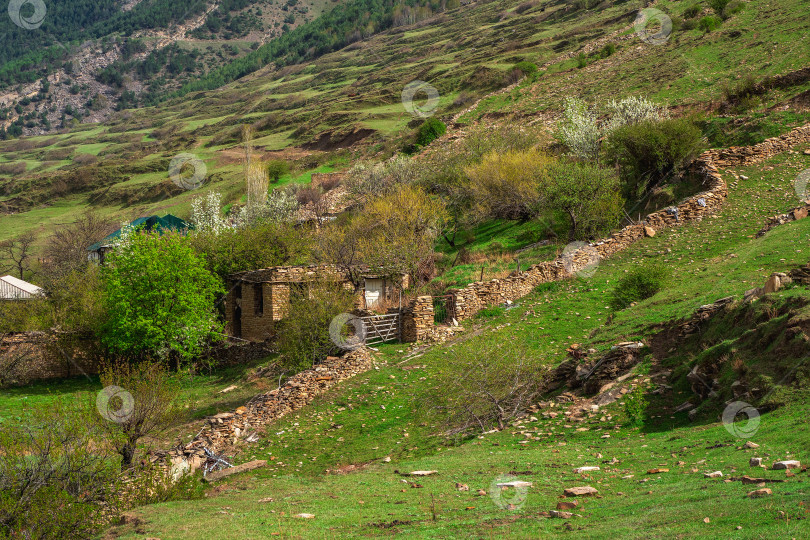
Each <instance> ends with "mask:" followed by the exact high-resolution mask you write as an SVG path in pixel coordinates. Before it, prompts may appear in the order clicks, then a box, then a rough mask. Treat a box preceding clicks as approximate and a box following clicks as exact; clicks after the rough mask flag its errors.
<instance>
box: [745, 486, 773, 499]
mask: <svg viewBox="0 0 810 540" xmlns="http://www.w3.org/2000/svg"><path fill="white" fill-rule="evenodd" d="M772 493H773V492H772V491H771V490H770V489H768V488H762V489H755V490H754V491H751V492H749V493H748V497H749V498H751V499H757V498H759V497H767V496H768V495H771V494H772Z"/></svg>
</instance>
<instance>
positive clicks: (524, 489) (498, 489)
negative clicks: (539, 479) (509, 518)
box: [489, 474, 531, 510]
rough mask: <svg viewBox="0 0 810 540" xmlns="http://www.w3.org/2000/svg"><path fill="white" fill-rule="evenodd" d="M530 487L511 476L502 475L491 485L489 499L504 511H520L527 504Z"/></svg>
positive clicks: (528, 484)
mask: <svg viewBox="0 0 810 540" xmlns="http://www.w3.org/2000/svg"><path fill="white" fill-rule="evenodd" d="M530 485H531V484H530V483H529V482H522V481H521V480H520V479H518V478H517V477H515V476H512V475H510V474H501V475H499V476H496V477H495V479H494V480H493V481H492V483H491V484H490V485H489V497H490V499H492V502H494V503H495V506H497V507H498V508H500V509H502V510H520V509H521V508H523V505H524V504H526V496H527V495H528V493H529V486H530Z"/></svg>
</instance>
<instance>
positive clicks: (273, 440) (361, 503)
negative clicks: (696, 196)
mask: <svg viewBox="0 0 810 540" xmlns="http://www.w3.org/2000/svg"><path fill="white" fill-rule="evenodd" d="M804 149H805V148H798V149H796V150H797V151H796V152H793V153H787V154H783V155H779V156H776V157H774V158H772V159H770V160H768V161H767V162H765V163H762V164H759V165H756V166H749V167H740V168H737V169H735V170H733V171H722V172H723V174H724V175H725V177H726V178H727V179H728V180H729V181H730V186H731V189H730V192H729V197H728V201H727V203H726V205H725V206H724V207H723V209H722V211H721V212H719V213H718V214H716V215H715V216H713V217H711V218H709V219H706V220H704V221H703V222H701V223H696V224H690V225H686V226H683V227H679V228H674V229H667V230H664V231H660V232H659V233H658V234H657V235H656V236H655V237H654V238H647V239H644V240H643V241H640V242H638V243H636V244H633V245H632V246H631V247H629V248H628V249H627V250H626V251H624V252H622V253H620V254H617V255H616V256H614V257H613V258H611V259H609V260H606V261H602V262H601V264H600V265H599V268H598V270H597V272H596V273H595V274H594V276H593V277H592V278H590V279H588V280H583V279H576V280H570V281H566V282H560V283H554V284H547V285H543V286H541V287H539V288H538V289H536V290H535V292H533V293H532V294H530V295H529V296H527V297H525V298H523V299H521V300H520V301H518V302H516V303H515V304H514V305H513V306H510V307H508V308H507V307H505V306H504V307H497V308H492V309H488V310H485V311H483V312H482V313H480V314H479V316H478V317H477V318H475V319H474V320H472V321H465V326H466V331H465V332H464V333H462V334H461V336H460V338H459V339H458V340H456V341H454V342H451V343H447V344H443V345H434V346H432V347H429V348H427V349H424V350H421V353H422V354H421V356H414V352H415V351H411V350H408V349H407V348H406V347H405V346H403V345H398V344H393V345H384V346H382V347H380V356H379V359H380V361H381V362H383V364H382V365H381V366H380V367H379V369H375V370H372V371H370V372H368V373H366V374H364V375H361V376H358V377H356V378H355V379H352V380H349V381H346V382H345V383H343V384H342V385H341V386H339V387H337V388H335V389H334V390H332V391H331V392H329V393H328V394H326V395H323V396H320V397H319V398H317V399H316V401H315V402H313V404H312V405H310V406H308V407H307V408H306V409H304V410H301V411H299V412H297V413H295V414H292V415H289V416H288V417H285V418H283V419H281V420H279V421H277V422H274V423H273V424H271V425H270V426H268V427H267V429H266V431H265V434H264V437H263V438H262V439H261V440H260V441H259V442H257V443H254V444H246V443H243V445H244V446H243V447H242V450H241V452H240V453H239V455H238V456H237V461H240V462H242V461H248V460H251V459H268V460H269V465H268V467H267V468H265V469H260V470H258V471H255V472H252V473H247V474H243V475H240V476H237V477H234V478H232V479H230V480H228V481H226V482H224V483H222V484H217V486H216V487H214V488H212V489H210V490H209V492H208V497H207V498H206V499H204V500H202V501H188V502H171V503H165V504H160V505H154V506H149V507H144V508H141V509H138V510H137V511H136V512H134V513H132V514H131V515H130V517H129V518H128V521H127V524H125V525H122V526H120V527H117V528H115V529H113V530H112V531H110V533H109V534H110V535H111V536H112V537H116V536H121V537H125V538H136V537H142V536H144V535H145V536H152V537H160V538H203V537H209V538H210V537H213V538H226V537H227V538H233V537H239V538H259V537H266V536H269V535H271V534H272V533H281V534H282V535H284V536H287V535H289V536H295V537H307V538H320V537H334V536H337V535H340V536H348V537H361V536H379V535H382V534H394V533H400V534H404V535H406V536H408V537H419V538H447V537H451V536H454V537H458V536H462V537H481V536H484V537H500V536H502V535H504V534H510V535H513V536H517V537H519V538H524V537H536V536H537V535H538V534H540V535H545V536H552V537H556V536H562V535H564V534H567V533H568V532H569V531H572V530H576V531H577V533H578V534H580V535H583V536H584V537H586V538H604V537H606V536H621V537H628V538H651V537H652V538H671V537H673V536H684V537H709V536H719V537H723V538H757V537H762V536H777V537H783V536H784V537H790V538H793V537H795V538H800V537H802V534H803V532H802V531H804V530H805V520H806V512H807V506H806V505H807V502H808V499H810V492H808V489H807V472H801V471H797V472H796V476H794V477H790V476H786V475H785V472H784V471H764V470H762V469H751V468H749V467H748V460H749V458H750V457H754V456H759V457H763V458H765V460H764V461H765V463H767V464H771V463H772V462H773V461H776V460H780V459H798V460H800V461H802V463H806V462H807V461H808V460H810V454H808V452H807V449H808V448H810V445H808V443H810V438H808V435H807V433H806V432H805V430H802V429H801V428H800V426H802V425H804V424H805V421H804V418H805V417H806V415H807V414H808V412H810V410H808V403H810V401H808V398H810V393H809V392H810V389H809V387H808V386H807V380H808V379H807V377H808V375H809V374H810V371H809V370H808V368H810V364H807V362H806V359H807V357H808V355H807V353H808V352H810V351H808V349H807V344H806V343H805V342H804V341H802V339H801V336H800V334H799V335H797V334H795V333H792V332H788V328H793V327H795V326H799V327H801V328H807V321H808V320H810V318H809V315H810V290H808V289H807V288H806V287H802V286H796V287H792V288H789V289H786V290H783V291H780V292H778V293H775V294H772V295H769V296H767V297H765V298H763V299H761V300H759V301H757V302H755V303H753V304H743V303H742V302H741V301H740V299H741V297H742V294H743V292H744V291H745V290H747V289H750V288H753V287H756V286H760V285H762V283H763V282H764V280H765V278H766V277H767V276H768V275H770V273H771V272H774V271H786V270H789V269H791V268H794V267H796V266H799V265H802V264H806V263H807V260H808V257H807V250H808V245H810V244H809V242H810V220H800V221H796V222H791V223H788V224H786V225H783V226H780V227H777V228H775V229H773V230H772V231H770V232H769V233H768V234H766V235H765V236H764V237H761V238H754V233H755V232H756V231H757V230H759V229H760V228H761V226H762V225H763V224H764V223H765V221H766V218H767V217H769V216H771V215H773V214H775V213H779V212H782V211H785V210H787V209H789V208H792V207H793V206H795V204H796V200H795V194H794V189H793V185H792V182H793V180H794V178H795V177H796V175H797V174H798V173H799V172H800V171H802V170H805V169H807V168H808V166H810V163H809V162H808V160H809V159H810V157H808V156H806V155H804V154H803V153H802V151H803V150H804ZM735 174H736V175H738V177H739V179H738V180H734V175H735ZM495 237H496V238H500V239H502V241H504V242H506V241H507V240H506V238H507V237H508V235H505V236H495ZM650 261H659V262H663V263H664V264H666V265H667V266H668V267H669V268H670V269H671V270H672V276H671V280H670V281H669V283H668V284H667V287H666V288H665V289H664V290H663V291H661V292H660V293H658V294H656V295H655V296H653V297H652V298H650V299H648V300H645V301H642V302H639V303H638V304H637V305H634V306H631V307H629V308H626V309H624V310H621V311H618V312H615V311H613V310H611V309H610V308H609V307H608V301H609V295H610V292H611V291H612V289H613V287H614V286H615V284H616V282H617V281H618V280H619V279H620V278H621V277H622V276H623V275H625V274H626V272H627V271H629V270H631V269H634V268H637V267H638V266H639V265H642V264H645V263H647V262H650ZM730 295H733V296H735V297H737V299H738V300H737V303H736V304H735V305H734V306H732V307H731V308H730V309H729V310H728V311H727V312H724V313H723V314H722V315H718V316H716V317H715V318H713V319H711V320H710V321H708V322H707V323H705V325H704V326H703V327H702V329H701V332H699V333H698V334H696V335H692V336H691V337H689V338H686V339H680V340H676V341H673V340H672V339H671V336H670V335H668V334H667V333H666V332H667V330H668V329H669V328H672V325H673V322H674V321H675V320H676V319H680V318H684V317H689V316H691V314H692V313H693V312H694V311H695V310H696V309H697V308H698V307H699V306H701V305H703V304H707V303H710V302H713V301H715V300H717V299H719V298H723V297H726V296H730ZM627 340H643V341H644V342H645V343H647V344H648V345H649V348H647V349H645V351H644V357H643V361H642V362H641V364H639V365H638V366H636V367H635V368H634V369H633V371H632V377H631V378H630V379H629V380H628V381H626V382H625V384H626V385H627V387H628V388H630V387H631V386H633V385H635V386H638V387H641V388H642V392H643V393H644V394H645V396H646V398H647V399H648V400H649V403H650V404H649V406H648V408H647V415H646V417H645V419H644V421H643V423H642V424H641V425H640V426H638V427H634V426H632V425H631V424H630V423H629V418H628V416H627V411H626V410H625V408H624V406H623V405H622V401H623V400H621V399H620V401H619V402H617V403H614V404H612V405H608V406H606V407H603V408H601V409H600V410H598V411H596V412H592V413H591V414H586V415H585V416H584V417H583V418H584V419H583V420H582V421H579V422H576V421H573V420H569V419H566V417H565V416H563V415H562V411H563V409H562V407H559V406H557V407H552V408H549V407H547V406H546V407H544V408H542V409H540V410H539V411H537V412H533V413H532V415H533V416H534V418H532V417H531V415H530V416H529V417H526V418H524V419H523V420H522V421H521V422H520V423H519V424H516V425H514V426H511V427H510V428H508V429H506V430H504V431H503V432H500V433H493V434H488V435H485V436H481V437H477V436H474V437H471V438H466V439H465V438H457V437H456V438H448V437H445V436H443V435H442V433H441V432H442V428H441V427H440V424H438V423H437V422H436V418H435V417H433V416H430V415H425V414H423V413H424V411H423V410H421V409H420V407H419V404H421V403H423V402H424V398H425V397H426V396H429V395H431V393H432V392H433V391H434V386H435V385H436V381H437V380H439V378H440V377H441V376H447V375H448V373H450V374H452V373H455V371H454V370H458V369H459V364H458V363H457V362H456V361H455V360H454V359H457V358H476V357H478V356H480V355H492V354H498V353H497V351H498V347H503V346H505V345H507V344H508V345H509V346H510V348H520V349H525V350H526V351H527V352H528V354H531V355H532V356H533V357H537V358H542V359H543V360H544V361H545V362H546V363H547V364H548V365H551V366H554V365H557V364H559V363H560V362H561V361H562V360H564V359H565V358H566V357H567V353H566V349H567V348H568V347H570V346H571V345H572V344H574V343H578V344H580V346H581V348H583V349H589V348H595V349H597V350H598V351H605V350H607V349H608V348H609V347H610V346H612V345H613V344H615V343H617V342H621V341H627ZM484 360H486V358H484ZM707 362H714V363H716V364H718V365H719V366H720V367H719V372H718V379H719V380H720V381H721V383H722V384H721V391H720V392H719V395H718V396H717V397H715V398H710V399H707V400H705V401H703V402H702V403H700V407H699V409H698V415H697V416H696V417H695V419H694V420H690V419H689V418H688V416H687V414H686V412H680V413H675V412H674V409H675V408H676V407H678V406H679V405H680V404H682V403H683V402H684V401H686V400H688V399H689V400H694V399H695V396H694V393H693V391H692V390H691V388H690V386H689V382H688V380H687V378H686V375H687V373H688V371H689V370H690V369H691V368H692V367H693V366H695V365H697V364H699V363H700V364H705V363H707ZM237 377H238V375H237ZM739 377H743V378H744V379H745V380H746V381H749V382H750V381H754V382H755V383H756V384H757V385H759V387H760V389H761V390H762V392H761V393H759V394H757V395H756V396H755V397H756V399H755V400H754V399H753V398H746V399H750V400H751V401H752V405H754V406H756V407H757V408H758V409H759V411H760V413H761V414H762V416H761V418H760V424H759V426H758V430H757V431H756V433H755V434H754V435H753V437H752V438H751V439H750V440H751V441H753V442H755V443H757V444H759V445H760V447H759V448H755V449H743V448H742V445H743V444H744V443H745V442H746V440H747V439H745V438H740V437H737V436H734V435H733V434H732V431H733V430H732V431H730V430H729V429H727V428H726V426H724V425H723V424H722V423H720V422H719V415H720V413H721V412H722V411H723V409H724V407H725V402H726V400H729V399H730V398H732V395H731V394H730V384H731V382H733V381H734V380H735V379H737V378H739ZM238 380H239V379H238V378H235V379H228V380H227V381H226V380H222V381H217V384H222V385H225V384H229V383H230V382H232V381H238ZM82 384H84V383H82ZM200 384H201V385H203V386H205V387H206V388H205V389H203V388H202V387H201V388H200V391H201V392H203V393H210V392H213V389H212V388H210V386H207V385H209V384H210V383H209V382H208V381H206V380H205V379H202V380H201V383H200ZM237 384H240V383H238V382H237ZM242 384H244V383H242ZM91 387H92V385H89V386H87V387H86V389H88V390H91V389H92V388H91ZM83 389H84V388H83ZM31 391H32V389H29V390H28V392H29V393H31ZM21 392H22V394H21V395H25V394H26V390H22V391H21ZM68 395H69V393H68ZM550 397H553V396H550ZM207 399H210V398H207ZM693 403H696V402H695V401H693ZM216 404H218V405H221V403H216ZM546 412H557V413H559V415H558V416H556V417H551V416H550V415H549V416H544V415H543V414H542V413H546ZM198 414H200V413H199V411H198V412H197V413H195V416H197V415H198ZM197 417H198V416H197ZM745 427H747V425H746V424H745V423H744V422H742V423H741V425H740V428H742V429H744V428H745ZM186 429H187V430H188V431H187V433H185V435H186V436H189V435H192V434H193V433H194V432H196V429H194V428H193V427H191V426H189V427H188V428H186ZM605 435H609V437H605ZM386 457H390V458H391V461H390V462H385V461H383V459H384V458H386ZM614 458H615V460H618V461H615V460H614ZM586 465H590V466H592V465H595V466H599V467H601V470H600V471H598V472H593V473H590V474H587V475H583V474H577V473H573V472H572V470H573V468H575V467H579V466H586ZM656 468H665V469H669V471H668V472H661V473H653V474H648V472H647V471H649V470H652V469H656ZM412 470H437V471H439V472H438V474H437V475H435V476H430V477H427V478H419V479H413V478H406V477H402V476H400V475H398V474H397V473H396V472H395V471H400V472H407V471H412ZM717 470H720V471H721V472H723V474H724V477H723V478H722V479H707V478H704V477H703V474H704V473H708V472H713V471H717ZM513 471H514V472H513ZM510 473H511V474H512V475H513V476H517V478H518V479H520V480H526V481H530V482H532V483H533V485H532V487H531V488H529V490H528V492H527V494H526V498H525V500H524V501H520V500H517V503H518V504H516V505H515V506H516V508H514V509H511V510H510V509H509V508H508V507H506V508H502V506H506V503H505V502H504V500H507V499H506V497H507V495H509V496H510V497H509V498H508V500H507V502H508V501H513V502H514V500H513V499H512V498H511V494H510V493H504V494H502V498H500V499H498V497H496V500H493V499H492V498H491V495H492V493H493V487H491V484H492V483H493V481H494V480H496V478H498V477H499V476H500V475H509V474H510ZM746 474H747V475H751V476H755V477H762V478H766V479H769V480H785V481H786V482H784V483H780V482H777V483H770V484H768V485H767V487H768V488H770V489H772V491H773V494H772V495H771V496H769V497H767V498H765V499H750V498H747V497H746V494H747V493H748V492H749V491H752V490H754V489H757V486H755V485H747V484H742V483H741V482H740V481H738V480H732V479H734V478H739V477H741V476H742V475H746ZM727 480H732V481H727ZM456 483H460V484H466V485H468V486H469V488H470V490H469V491H459V490H458V489H457V488H456ZM414 484H415V485H414ZM580 485H590V486H593V487H595V488H597V489H598V490H599V494H600V496H601V497H600V498H593V499H586V498H579V499H578V500H579V503H580V506H578V507H577V508H575V509H574V510H573V512H574V513H576V514H579V515H580V517H574V518H572V519H571V520H567V521H566V520H557V519H549V518H547V517H545V516H544V515H543V514H541V512H546V511H550V510H553V509H554V508H555V505H556V503H557V502H558V501H560V500H561V499H560V498H559V496H560V495H561V494H562V490H563V489H565V488H569V487H573V486H580ZM478 489H483V490H485V491H486V492H487V495H481V496H479V495H477V490H478ZM495 493H497V489H496V490H495ZM268 499H272V500H268ZM498 500H500V501H501V503H503V504H502V505H501V506H499V505H498ZM259 501H262V502H259ZM729 502H731V503H733V504H729ZM299 513H310V514H314V515H315V517H314V518H311V519H305V518H295V517H293V516H295V515H297V514H299Z"/></svg>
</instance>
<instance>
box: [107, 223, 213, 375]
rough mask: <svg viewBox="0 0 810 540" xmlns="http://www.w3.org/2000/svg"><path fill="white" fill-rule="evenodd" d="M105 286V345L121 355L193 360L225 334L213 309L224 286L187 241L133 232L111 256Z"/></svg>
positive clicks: (173, 236)
mask: <svg viewBox="0 0 810 540" xmlns="http://www.w3.org/2000/svg"><path fill="white" fill-rule="evenodd" d="M102 282H103V287H104V292H105V304H106V310H107V320H106V322H105V324H104V327H103V333H102V341H103V342H104V344H105V345H106V346H107V347H109V348H110V349H112V350H113V351H116V352H118V353H121V354H122V355H125V356H140V355H147V356H152V357H156V358H162V359H169V358H171V359H173V360H176V361H181V360H189V359H191V358H193V357H194V356H195V355H197V354H199V352H200V351H201V350H202V347H203V345H204V344H205V343H206V341H207V340H209V339H216V335H217V334H216V332H218V331H221V330H222V324H221V323H220V322H218V321H217V319H216V316H215V310H214V302H215V300H216V298H217V295H218V294H220V293H221V292H222V283H221V281H220V280H219V279H218V278H217V277H216V276H215V275H213V274H212V273H211V272H209V271H208V270H206V268H205V263H204V261H203V260H202V259H201V258H200V257H198V256H197V254H196V253H195V252H194V249H193V248H192V247H191V243H190V241H189V240H188V239H187V238H184V237H181V236H179V235H174V234H167V235H163V236H160V235H157V234H140V233H133V234H131V235H130V237H129V238H128V239H127V240H126V242H124V243H123V244H122V245H120V246H118V247H117V248H116V250H115V251H113V252H112V253H111V254H110V255H109V256H108V257H107V260H106V264H105V265H104V267H103V269H102Z"/></svg>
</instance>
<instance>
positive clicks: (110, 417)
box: [98, 362, 178, 468]
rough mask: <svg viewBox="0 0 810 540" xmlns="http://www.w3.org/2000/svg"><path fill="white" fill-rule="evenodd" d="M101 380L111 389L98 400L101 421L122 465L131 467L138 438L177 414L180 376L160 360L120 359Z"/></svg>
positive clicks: (102, 374)
mask: <svg viewBox="0 0 810 540" xmlns="http://www.w3.org/2000/svg"><path fill="white" fill-rule="evenodd" d="M101 383H102V384H103V385H104V387H105V389H107V388H112V389H111V390H110V391H108V393H107V394H106V395H105V397H106V398H108V399H102V400H101V401H100V402H99V403H98V406H99V413H100V415H101V418H100V420H99V422H100V425H101V426H102V427H103V429H104V430H105V431H106V433H107V434H108V436H109V437H108V439H109V441H110V442H111V444H112V445H113V446H114V447H115V450H116V452H117V453H118V454H119V455H120V456H121V467H122V468H129V467H131V466H132V462H133V459H134V457H135V452H136V451H137V448H138V441H140V440H141V439H142V438H144V437H147V436H149V435H152V434H155V433H157V432H160V431H161V430H163V429H165V428H167V427H168V426H169V424H170V423H171V422H172V421H173V420H174V419H175V418H176V417H177V414H178V408H177V407H178V404H177V401H176V399H175V398H176V396H177V390H178V388H177V379H176V378H175V377H173V376H172V375H171V374H170V373H169V372H168V371H167V370H166V368H165V367H164V366H163V365H162V364H159V363H150V362H142V363H139V364H134V365H133V364H128V363H124V362H119V363H116V364H113V365H109V366H106V367H105V368H104V369H103V370H102V372H101Z"/></svg>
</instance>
